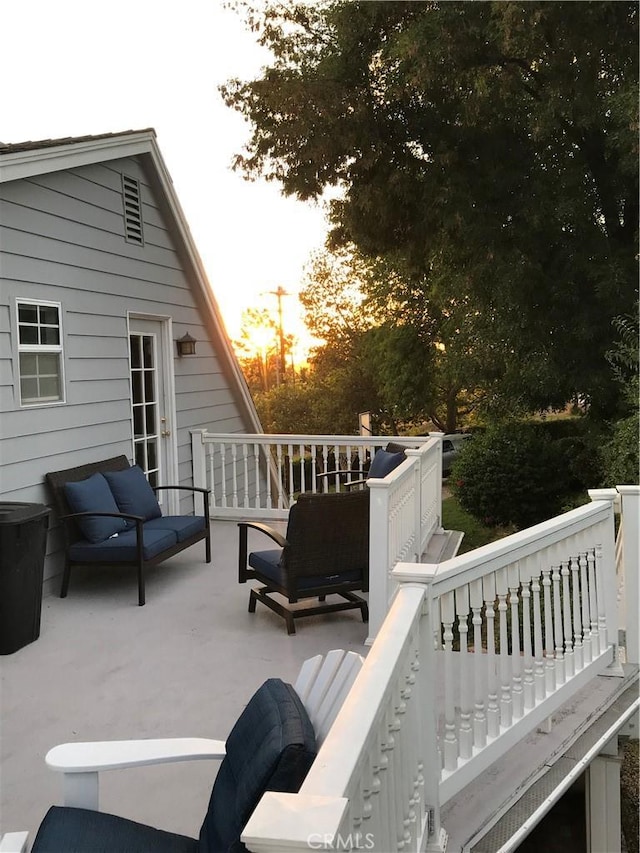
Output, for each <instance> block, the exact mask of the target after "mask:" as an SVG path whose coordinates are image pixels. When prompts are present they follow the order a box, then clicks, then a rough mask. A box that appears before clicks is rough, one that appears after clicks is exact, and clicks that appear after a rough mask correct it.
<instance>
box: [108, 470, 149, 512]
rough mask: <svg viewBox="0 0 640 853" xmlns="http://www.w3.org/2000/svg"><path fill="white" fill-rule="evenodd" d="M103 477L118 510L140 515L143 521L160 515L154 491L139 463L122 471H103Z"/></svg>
mask: <svg viewBox="0 0 640 853" xmlns="http://www.w3.org/2000/svg"><path fill="white" fill-rule="evenodd" d="M104 477H105V480H106V481H107V483H108V484H109V486H110V488H111V491H112V492H113V496H114V498H115V500H116V503H117V504H118V506H119V507H120V512H127V513H130V514H131V515H141V516H142V517H143V518H144V519H145V521H146V520H147V519H149V518H159V517H160V516H161V515H162V510H161V509H160V504H159V503H158V499H157V498H156V495H155V492H154V491H153V489H152V488H151V486H150V485H149V481H148V480H147V478H146V477H145V475H144V471H143V470H142V468H141V467H140V466H139V465H132V466H131V468H126V469H125V470H124V471H105V473H104Z"/></svg>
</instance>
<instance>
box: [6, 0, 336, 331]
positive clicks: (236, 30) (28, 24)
mask: <svg viewBox="0 0 640 853" xmlns="http://www.w3.org/2000/svg"><path fill="white" fill-rule="evenodd" d="M98 8H99V9H100V13H99V14H98V13H97V12H96V10H97V9H98ZM1 19H2V60H3V67H4V68H5V70H7V69H10V72H7V73H5V75H4V78H3V83H2V99H1V108H0V140H1V141H2V142H5V143H7V142H20V141H24V140H27V139H31V140H37V139H47V138H56V137H64V136H83V135H85V134H93V133H106V132H117V131H122V130H131V129H141V128H145V127H153V128H155V130H156V133H157V137H158V144H159V146H160V150H161V151H162V154H163V157H164V159H165V162H166V164H167V167H168V169H169V172H170V173H171V176H172V178H173V181H174V185H175V187H176V191H177V193H178V198H179V199H180V202H181V204H182V207H183V209H184V211H185V214H186V217H187V221H188V222H189V225H190V227H191V231H192V233H193V236H194V239H195V241H196V245H197V246H198V249H199V251H200V254H201V256H202V259H203V262H204V265H205V268H206V270H207V273H208V276H209V280H210V282H211V285H212V288H213V291H214V294H215V296H216V298H217V300H218V303H219V305H220V308H221V311H222V314H223V317H224V319H225V323H226V325H227V329H228V331H229V334H230V336H231V337H232V338H235V337H237V336H238V334H239V330H240V318H241V314H242V309H243V308H244V307H248V306H253V307H265V308H268V309H269V310H271V311H273V312H274V313H275V312H276V311H277V301H276V298H275V297H274V296H271V295H269V291H274V290H276V289H277V287H278V286H281V287H283V288H284V289H285V290H286V291H287V292H288V293H290V294H293V295H292V296H290V297H286V298H284V299H283V313H284V326H285V331H286V332H288V333H295V334H298V335H299V336H304V335H303V329H302V326H301V320H300V318H301V316H302V312H301V308H300V306H299V302H298V299H297V295H296V294H297V292H298V291H299V289H300V279H301V275H302V270H303V267H304V265H305V264H306V262H307V261H308V259H309V255H310V253H311V251H312V250H314V249H318V248H320V247H321V246H322V244H323V241H324V237H325V233H326V226H325V220H324V215H323V212H322V210H321V209H320V208H319V207H318V206H314V205H312V204H303V203H301V202H297V201H295V200H293V199H285V198H283V197H282V196H281V195H280V194H279V191H278V187H277V186H275V185H273V184H267V183H266V182H264V181H260V182H254V183H251V182H247V181H245V180H244V179H243V178H242V177H241V176H240V175H238V174H234V173H233V172H232V171H231V169H230V163H231V160H232V157H233V155H234V154H235V153H237V152H239V151H240V149H241V148H242V145H243V142H244V141H245V140H246V139H247V138H248V134H249V129H248V127H247V125H246V124H245V122H244V121H243V119H242V118H241V117H240V116H239V115H237V114H236V113H235V112H233V111H232V110H230V109H228V108H227V107H225V105H224V104H223V102H222V99H221V97H220V95H219V93H218V85H219V84H220V83H222V82H224V81H225V80H227V79H229V78H231V77H240V78H246V79H249V78H251V77H252V76H255V74H256V73H257V72H258V71H259V69H260V67H261V66H262V65H263V64H264V63H265V62H266V60H267V57H266V56H265V54H264V52H263V51H262V50H261V49H260V48H259V46H258V45H257V44H256V43H255V41H254V37H253V36H252V34H251V33H249V32H248V31H246V30H245V28H244V26H243V24H242V22H241V20H240V19H239V18H238V16H237V15H236V14H235V13H234V12H232V11H231V10H229V9H225V8H224V5H223V0H181V2H179V3H175V2H171V3H170V2H168V0H110V2H109V3H108V4H104V5H100V6H99V7H98V6H96V4H92V3H87V2H86V0H56V2H51V0H21V2H19V3H3V4H2V15H1Z"/></svg>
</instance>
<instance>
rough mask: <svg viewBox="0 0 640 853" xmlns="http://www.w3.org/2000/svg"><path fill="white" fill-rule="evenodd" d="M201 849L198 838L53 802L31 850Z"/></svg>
mask: <svg viewBox="0 0 640 853" xmlns="http://www.w3.org/2000/svg"><path fill="white" fill-rule="evenodd" d="M125 850H129V851H132V853H133V851H135V853H198V851H199V844H198V842H197V840H196V839H195V838H187V836H186V835H177V834H175V833H173V832H165V831H163V830H161V829H154V827H152V826H146V825H145V824H142V823H136V822H135V821H133V820H126V819H125V818H122V817H117V816H116V815H111V814H105V813H104V812H94V811H91V810H90V809H74V808H69V807H65V806H52V807H51V808H50V809H49V811H48V812H47V814H46V815H45V817H44V820H43V821H42V823H41V824H40V829H39V830H38V834H37V835H36V838H35V841H34V843H33V847H32V848H31V853H119V851H125Z"/></svg>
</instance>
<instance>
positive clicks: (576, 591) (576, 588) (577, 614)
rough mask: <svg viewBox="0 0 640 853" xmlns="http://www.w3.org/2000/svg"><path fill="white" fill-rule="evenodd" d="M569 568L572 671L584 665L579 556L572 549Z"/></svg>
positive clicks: (578, 669) (577, 670) (578, 670)
mask: <svg viewBox="0 0 640 853" xmlns="http://www.w3.org/2000/svg"><path fill="white" fill-rule="evenodd" d="M569 568H570V569H571V603H572V606H573V661H574V671H575V672H580V670H581V669H582V668H583V667H584V644H583V642H582V613H581V608H580V558H579V556H578V552H577V551H574V552H573V556H572V557H571V561H570V563H569Z"/></svg>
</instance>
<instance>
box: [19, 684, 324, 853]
mask: <svg viewBox="0 0 640 853" xmlns="http://www.w3.org/2000/svg"><path fill="white" fill-rule="evenodd" d="M315 755H316V739H315V733H314V730H313V725H312V723H311V721H310V720H309V717H308V715H307V712H306V710H305V707H304V705H303V704H302V702H301V700H300V698H299V697H298V694H297V693H296V691H295V690H294V688H293V687H292V686H291V685H290V684H285V682H283V681H281V680H280V679H279V678H270V679H269V680H268V681H265V683H264V684H263V685H262V687H260V688H259V689H258V690H257V691H256V693H254V695H253V697H252V698H251V700H250V701H249V704H248V705H247V706H246V707H245V709H244V711H243V712H242V714H241V715H240V717H239V718H238V721H237V722H236V724H235V726H234V727H233V729H232V731H231V734H230V735H229V737H228V738H227V743H226V755H225V757H224V759H223V761H222V764H221V765H220V769H219V770H218V775H217V776H216V780H215V783H214V786H213V791H212V792H211V798H210V801H209V808H208V810H207V815H206V817H205V819H204V823H203V824H202V829H201V830H200V836H199V839H195V838H188V837H187V836H184V835H177V834H175V833H172V832H165V831H163V830H160V829H154V828H153V827H151V826H146V825H144V824H140V823H136V822H134V821H131V820H127V819H125V818H121V817H117V816H115V815H110V814H104V813H101V812H94V811H90V810H88V809H78V808H70V807H61V806H54V807H52V808H51V809H49V811H48V812H47V814H46V816H45V818H44V820H43V822H42V824H41V826H40V829H39V830H38V834H37V835H36V838H35V841H34V844H33V847H32V849H31V853H121V852H122V853H124V851H128V853H239V851H244V850H246V848H245V846H244V844H243V843H242V842H241V841H240V835H241V833H242V830H243V829H244V827H245V825H246V823H247V821H248V820H249V818H250V817H251V814H252V812H253V810H254V809H255V807H256V806H257V804H258V802H259V800H260V798H261V797H262V795H263V794H264V792H265V791H285V792H289V793H296V792H297V791H298V790H299V789H300V786H301V785H302V782H303V781H304V778H305V776H306V775H307V773H308V771H309V768H310V767H311V764H312V763H313V760H314V758H315Z"/></svg>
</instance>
